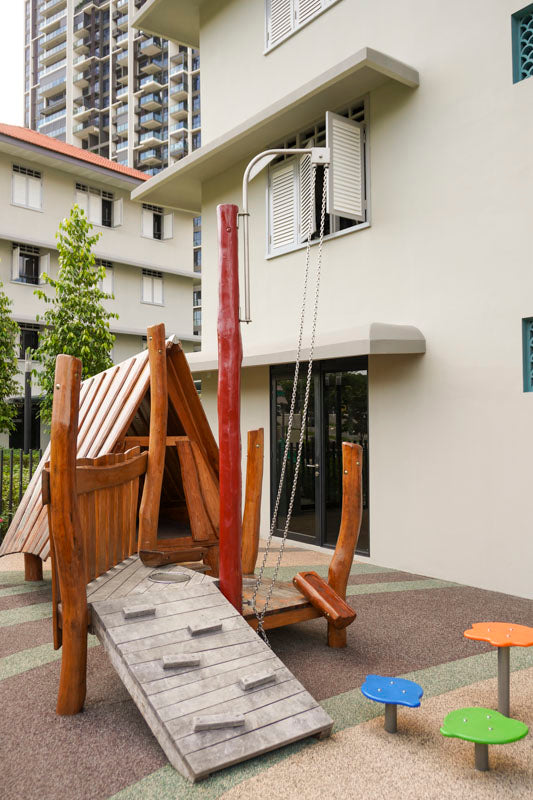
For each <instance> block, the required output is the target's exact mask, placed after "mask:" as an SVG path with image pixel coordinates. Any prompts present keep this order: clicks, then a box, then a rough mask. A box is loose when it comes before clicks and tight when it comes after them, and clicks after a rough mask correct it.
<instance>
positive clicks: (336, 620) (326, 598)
mask: <svg viewBox="0 0 533 800" xmlns="http://www.w3.org/2000/svg"><path fill="white" fill-rule="evenodd" d="M292 582H293V583H294V585H295V586H296V588H297V589H298V590H299V591H300V592H301V593H302V594H303V595H304V597H306V598H307V599H308V600H309V602H310V603H311V605H312V606H313V608H316V609H317V611H320V613H321V614H322V615H323V616H324V617H326V619H327V620H328V622H330V623H331V624H332V625H333V627H334V628H336V629H337V630H342V628H347V627H348V625H351V624H352V622H353V621H354V619H355V617H356V613H355V611H354V610H353V608H351V607H350V606H349V605H348V603H347V602H346V601H345V600H344V599H343V598H342V597H341V596H340V595H339V594H337V592H336V591H335V590H334V589H332V588H331V586H330V585H329V583H326V581H325V580H324V578H321V577H320V575H319V574H318V573H317V572H314V571H310V572H299V573H298V574H297V575H295V576H294V578H293V579H292Z"/></svg>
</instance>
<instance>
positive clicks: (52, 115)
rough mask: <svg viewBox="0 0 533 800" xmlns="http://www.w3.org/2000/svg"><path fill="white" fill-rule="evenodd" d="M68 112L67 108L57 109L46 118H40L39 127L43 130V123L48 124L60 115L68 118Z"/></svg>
mask: <svg viewBox="0 0 533 800" xmlns="http://www.w3.org/2000/svg"><path fill="white" fill-rule="evenodd" d="M66 115H67V112H66V109H65V108H62V109H61V110H60V111H56V112H55V113H54V114H50V115H49V116H47V117H46V118H45V119H41V120H39V122H38V123H37V128H38V129H39V130H41V128H42V127H43V125H48V124H49V123H50V122H54V120H56V119H59V118H60V117H62V118H66Z"/></svg>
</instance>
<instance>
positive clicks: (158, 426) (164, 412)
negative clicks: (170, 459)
mask: <svg viewBox="0 0 533 800" xmlns="http://www.w3.org/2000/svg"><path fill="white" fill-rule="evenodd" d="M147 334H148V357H149V362H150V444H149V449H148V468H147V471H146V476H145V479H144V488H143V494H142V500H141V508H140V511H139V550H154V549H155V544H156V541H157V526H158V522H159V503H160V501H161V486H162V483H163V472H164V469H165V449H166V448H165V439H166V435H167V417H168V394H167V355H166V347H165V326H164V325H162V324H161V325H152V326H151V327H149V328H148V330H147Z"/></svg>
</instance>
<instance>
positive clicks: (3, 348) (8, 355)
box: [0, 283, 20, 433]
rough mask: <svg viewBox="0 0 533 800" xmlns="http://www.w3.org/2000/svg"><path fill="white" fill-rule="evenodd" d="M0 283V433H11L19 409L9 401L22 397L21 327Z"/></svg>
mask: <svg viewBox="0 0 533 800" xmlns="http://www.w3.org/2000/svg"><path fill="white" fill-rule="evenodd" d="M2 286H3V283H0V433H9V431H12V430H13V428H14V427H15V421H14V418H15V416H16V413H17V408H16V406H15V404H14V403H9V402H8V399H9V398H10V397H13V395H20V386H19V384H18V383H17V380H16V375H17V372H18V362H17V335H18V333H19V326H18V325H17V323H16V322H15V321H14V320H13V319H12V317H11V307H12V305H13V303H12V301H11V300H10V299H9V297H8V296H7V295H6V293H5V292H3V291H2Z"/></svg>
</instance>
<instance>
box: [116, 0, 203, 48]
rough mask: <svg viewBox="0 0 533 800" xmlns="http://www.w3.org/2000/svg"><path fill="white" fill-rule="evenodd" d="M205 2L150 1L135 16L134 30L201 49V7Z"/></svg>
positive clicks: (188, 0)
mask: <svg viewBox="0 0 533 800" xmlns="http://www.w3.org/2000/svg"><path fill="white" fill-rule="evenodd" d="M203 2H205V0H148V2H146V3H145V4H144V5H143V7H142V8H141V9H140V10H139V11H138V12H137V13H136V14H135V15H134V17H133V19H132V21H131V24H132V26H133V27H134V28H137V29H138V30H142V31H144V32H145V33H152V34H154V35H155V36H164V37H165V39H172V40H173V41H175V42H181V43H182V44H187V45H189V47H199V44H200V6H201V5H202V3H203Z"/></svg>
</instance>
